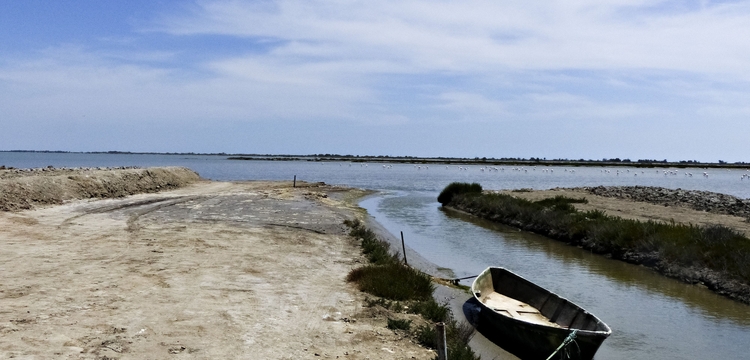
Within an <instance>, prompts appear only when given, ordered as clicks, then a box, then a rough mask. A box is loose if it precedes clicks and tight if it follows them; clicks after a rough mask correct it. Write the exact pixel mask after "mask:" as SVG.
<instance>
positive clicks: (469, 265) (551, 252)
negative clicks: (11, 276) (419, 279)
mask: <svg viewBox="0 0 750 360" xmlns="http://www.w3.org/2000/svg"><path fill="white" fill-rule="evenodd" d="M0 165H6V166H15V167H40V166H48V165H53V166H56V167H62V166H68V167H74V166H127V165H136V166H163V165H180V166H186V167H189V168H191V169H193V170H195V171H197V172H198V173H200V174H201V175H202V176H203V177H206V178H210V179H215V180H261V179H263V180H291V179H292V178H293V177H294V176H295V175H296V176H297V179H300V180H306V181H325V182H326V183H329V184H341V185H348V186H354V187H361V188H367V189H375V190H380V191H381V193H380V195H378V196H375V197H370V198H368V199H366V200H364V201H363V202H362V203H361V205H362V206H363V207H365V208H366V209H367V210H368V211H369V213H370V214H372V215H373V216H375V217H376V219H377V220H378V221H379V222H380V223H381V224H383V225H384V226H385V227H386V228H387V229H388V230H389V231H391V232H392V233H394V234H398V232H399V231H403V232H404V236H405V238H406V239H407V244H408V245H409V246H410V247H411V248H413V249H414V250H416V251H417V252H419V253H420V254H421V255H422V256H423V257H425V258H426V259H427V260H429V261H431V262H433V263H435V264H437V265H439V266H441V267H445V268H449V269H451V270H452V271H453V273H454V274H455V275H456V276H457V277H461V276H469V275H476V274H478V273H479V272H480V271H481V270H483V269H484V268H486V267H487V266H490V265H494V266H503V267H506V268H509V269H510V270H512V271H514V272H516V273H518V274H521V275H522V276H524V277H526V278H527V279H529V280H532V281H534V282H536V283H538V284H540V285H541V286H544V287H546V288H548V289H550V290H552V291H554V292H556V293H558V294H560V295H562V296H564V297H567V298H568V299H570V300H572V301H574V302H576V303H577V304H579V305H581V306H583V307H584V308H586V309H587V310H589V311H591V312H592V313H594V314H596V315H597V316H599V317H600V318H601V319H602V320H603V321H605V322H606V323H607V324H608V325H610V327H612V329H613V331H614V332H613V335H612V336H611V337H610V338H609V339H608V340H607V341H605V342H604V344H603V345H602V347H601V348H600V350H599V353H598V354H597V359H709V358H710V359H750V355H748V354H747V351H748V350H749V349H750V306H747V305H742V304H739V303H736V302H734V301H730V300H727V299H725V298H723V297H721V296H717V295H715V294H713V293H712V292H710V291H707V290H705V289H701V288H699V287H696V286H689V285H685V284H682V283H680V282H677V281H674V280H670V279H667V278H664V277H663V276H660V275H657V274H655V273H654V272H652V271H650V270H648V269H644V268H642V267H638V266H633V265H629V264H625V263H622V262H619V261H613V260H609V259H606V258H603V257H601V256H597V255H592V254H590V253H589V252H587V251H583V250H581V249H578V248H575V247H570V246H566V245H564V244H561V243H559V242H556V241H551V240H548V239H546V238H543V237H540V236H535V235H533V234H528V233H524V232H519V231H516V230H515V229H512V228H507V227H504V226H498V225H494V224H491V223H488V222H484V221H479V220H477V219H473V218H467V217H464V216H462V215H460V214H456V213H453V212H450V211H445V210H442V209H441V208H440V206H439V204H438V203H437V202H436V197H437V194H438V193H439V191H440V190H442V188H443V187H445V186H446V185H447V184H449V183H450V182H453V181H467V182H479V183H480V184H482V186H483V187H484V188H485V189H512V188H533V189H548V188H553V187H573V186H597V185H605V186H606V185H649V186H664V187H669V188H682V189H695V190H709V191H715V192H721V193H726V194H731V195H735V196H739V197H742V198H748V197H750V181H747V180H744V181H743V180H740V178H741V174H743V173H747V172H746V171H745V170H730V171H727V170H715V169H714V170H699V169H667V171H672V172H673V173H672V174H667V175H665V174H664V169H659V170H655V169H636V168H630V169H627V168H609V169H607V168H600V167H593V168H574V167H570V168H565V167H526V168H524V169H522V170H513V167H504V168H505V169H504V170H498V171H494V170H493V171H488V170H486V169H485V170H484V171H482V170H481V167H480V166H475V165H474V166H468V169H467V170H463V169H460V168H459V166H456V165H453V166H449V167H447V168H446V166H444V165H443V166H434V165H433V166H430V167H429V168H427V167H425V166H419V167H417V166H413V165H407V164H393V165H390V166H388V165H387V166H386V167H383V166H382V165H381V164H367V165H365V164H358V163H356V164H355V163H351V164H350V163H343V162H342V163H339V162H323V163H316V162H265V161H230V160H225V158H224V157H220V156H181V155H172V156H168V155H125V154H121V155H110V154H101V155H93V154H38V153H33V154H32V153H0ZM499 168H500V167H498V169H499ZM550 170H553V171H550ZM617 170H619V171H620V172H621V173H620V174H618V173H617ZM704 171H705V172H707V174H708V176H707V177H706V176H703V172H704ZM686 172H692V173H693V176H692V177H691V176H688V175H685V173H686ZM675 173H676V175H674V174H675ZM636 174H637V175H636Z"/></svg>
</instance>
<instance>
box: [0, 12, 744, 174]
mask: <svg viewBox="0 0 750 360" xmlns="http://www.w3.org/2000/svg"><path fill="white" fill-rule="evenodd" d="M749 119H750V1H732V0H725V1H661V0H648V1H646V0H565V1H555V0H549V1H540V2H535V1H528V0H524V1H517V0H494V1H483V0H464V1H442V0H433V1H412V0H399V1H389V0H381V1H339V0H329V1H317V0H300V1H296V0H281V1H273V0H264V1H226V0H219V1H211V0H205V1H159V0H127V1H124V0H123V1H100V0H75V1H73V0H71V1H47V0H7V1H2V2H0V150H11V149H36V150H69V151H97V150H104V151H107V150H121V151H164V152H171V151H179V152H181V151H194V152H229V153H263V154H266V153H270V154H290V153H291V154H312V153H338V154H355V155H414V156H457V157H475V156H479V157H483V156H486V157H546V158H572V159H578V158H584V159H600V158H612V157H620V158H630V159H634V160H635V159H659V160H661V159H668V160H692V159H696V160H701V161H717V160H720V159H721V160H725V161H732V162H733V161H750V121H749Z"/></svg>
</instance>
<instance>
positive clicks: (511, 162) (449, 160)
mask: <svg viewBox="0 0 750 360" xmlns="http://www.w3.org/2000/svg"><path fill="white" fill-rule="evenodd" d="M4 152H5V153H8V152H13V153H53V154H124V155H128V154H130V155H180V156H224V157H227V159H228V160H255V161H350V162H360V163H365V162H374V163H405V164H443V165H450V164H468V165H482V166H488V165H489V166H493V165H497V166H622V167H639V168H704V169H708V168H728V169H731V168H738V169H740V168H741V169H747V168H750V162H744V161H738V162H732V163H730V162H726V161H723V160H719V161H718V162H700V161H697V160H680V161H668V160H667V159H664V160H652V159H639V160H630V159H620V158H611V159H607V158H604V159H599V160H593V159H588V160H587V159H578V160H575V159H546V158H535V157H531V158H528V159H526V158H508V157H503V158H494V157H489V158H488V157H481V158H480V157H473V158H461V157H419V156H389V155H378V156H372V155H339V154H309V155H286V154H282V155H276V154H229V153H224V152H219V153H196V152H131V151H87V152H76V151H58V150H0V153H4Z"/></svg>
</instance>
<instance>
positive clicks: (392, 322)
mask: <svg viewBox="0 0 750 360" xmlns="http://www.w3.org/2000/svg"><path fill="white" fill-rule="evenodd" d="M387 327H388V328H389V329H391V330H407V331H408V330H409V329H410V328H411V320H405V319H391V318H388V325H387Z"/></svg>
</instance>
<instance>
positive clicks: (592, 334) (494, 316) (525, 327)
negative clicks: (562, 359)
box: [472, 268, 611, 359]
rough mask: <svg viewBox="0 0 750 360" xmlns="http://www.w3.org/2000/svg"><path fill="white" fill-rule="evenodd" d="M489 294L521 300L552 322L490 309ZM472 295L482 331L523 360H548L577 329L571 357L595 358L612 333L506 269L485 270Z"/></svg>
mask: <svg viewBox="0 0 750 360" xmlns="http://www.w3.org/2000/svg"><path fill="white" fill-rule="evenodd" d="M488 291H494V292H496V293H498V294H501V295H503V296H507V297H510V298H513V299H517V300H519V301H522V302H523V303H525V304H528V305H530V306H531V307H533V308H534V309H535V310H537V309H538V310H539V312H540V315H544V317H545V318H547V319H550V320H551V321H550V323H549V324H547V325H545V324H540V323H534V322H529V321H525V320H522V319H519V318H516V317H513V316H511V315H508V313H505V312H502V311H498V309H493V308H490V307H489V306H488V305H487V304H488V303H489V302H488V297H487V294H488ZM472 292H473V293H474V297H475V299H476V300H477V302H478V303H479V306H480V307H481V309H482V310H481V312H480V322H479V329H480V331H482V332H483V333H487V332H490V333H491V337H492V338H496V339H499V340H500V341H501V343H502V344H503V347H504V348H506V350H508V351H510V352H512V353H514V354H516V355H517V356H519V357H520V358H522V359H547V358H548V357H549V356H550V355H551V354H552V353H554V352H555V351H556V350H557V349H558V347H559V346H560V345H561V344H562V343H563V342H564V341H565V339H566V338H567V337H568V336H569V335H570V334H571V333H572V332H573V330H577V332H576V336H575V339H574V340H575V341H574V342H571V344H569V345H568V346H567V348H566V349H565V350H567V351H568V354H570V358H572V359H592V358H593V357H594V355H595V354H596V352H597V350H598V349H599V346H600V345H601V344H602V342H604V340H605V339H606V338H607V337H608V336H609V335H610V334H611V330H610V329H609V327H608V326H607V325H606V324H604V323H603V322H601V321H600V320H599V319H598V318H596V317H595V316H594V315H592V314H589V313H588V312H586V310H584V309H582V308H581V307H579V306H577V305H575V304H573V303H571V302H569V301H567V300H566V299H564V298H561V297H559V296H557V295H556V294H554V293H551V292H549V291H547V290H545V289H543V288H541V287H539V286H538V285H536V284H533V283H531V282H529V281H528V280H526V279H524V278H522V277H520V276H518V275H516V274H514V273H512V272H510V271H508V270H506V269H502V268H488V269H487V270H485V271H484V272H483V273H482V274H481V275H480V276H479V277H477V279H476V280H475V281H474V284H473V285H472ZM517 315H518V314H517V313H516V316H517Z"/></svg>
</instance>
